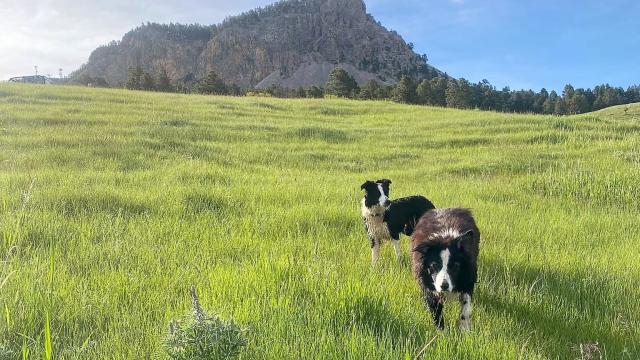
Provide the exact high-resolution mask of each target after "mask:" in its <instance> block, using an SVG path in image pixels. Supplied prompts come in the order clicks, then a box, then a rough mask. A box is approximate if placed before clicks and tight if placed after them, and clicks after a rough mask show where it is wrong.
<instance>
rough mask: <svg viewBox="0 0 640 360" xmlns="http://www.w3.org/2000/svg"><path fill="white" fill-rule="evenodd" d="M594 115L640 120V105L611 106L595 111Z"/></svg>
mask: <svg viewBox="0 0 640 360" xmlns="http://www.w3.org/2000/svg"><path fill="white" fill-rule="evenodd" d="M593 114H595V115H599V116H602V117H607V118H617V119H626V120H640V103H632V104H626V105H617V106H611V107H608V108H605V109H602V110H598V111H595V112H593Z"/></svg>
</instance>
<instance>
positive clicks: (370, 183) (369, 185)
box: [360, 180, 376, 190]
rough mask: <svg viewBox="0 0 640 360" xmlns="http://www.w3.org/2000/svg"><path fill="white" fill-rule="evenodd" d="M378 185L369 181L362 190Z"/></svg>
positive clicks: (362, 186)
mask: <svg viewBox="0 0 640 360" xmlns="http://www.w3.org/2000/svg"><path fill="white" fill-rule="evenodd" d="M375 185H376V184H375V183H374V182H373V181H369V180H367V181H366V182H365V183H364V184H362V185H360V189H362V190H365V189H368V188H370V187H371V186H375Z"/></svg>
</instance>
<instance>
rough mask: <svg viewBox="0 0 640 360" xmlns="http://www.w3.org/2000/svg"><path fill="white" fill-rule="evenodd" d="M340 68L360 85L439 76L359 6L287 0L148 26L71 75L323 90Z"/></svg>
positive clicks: (114, 81)
mask: <svg viewBox="0 0 640 360" xmlns="http://www.w3.org/2000/svg"><path fill="white" fill-rule="evenodd" d="M338 65H339V66H341V67H343V68H345V69H346V70H347V71H349V72H350V73H351V75H353V76H354V77H355V78H356V80H357V81H358V82H359V83H361V84H362V83H364V82H366V81H368V80H371V79H375V80H377V81H379V82H380V83H386V84H393V83H395V82H396V81H397V80H398V79H399V78H400V76H402V75H403V74H407V75H410V76H412V77H414V78H429V77H432V76H435V75H437V74H438V73H439V71H438V70H436V69H434V68H431V67H429V66H428V65H427V64H426V61H425V60H424V58H423V57H422V56H420V55H418V54H416V53H414V52H413V50H412V49H411V47H410V46H409V45H408V44H406V43H405V41H404V40H403V39H402V38H401V37H400V36H399V35H398V34H397V33H395V32H391V31H388V30H387V29H385V28H384V27H383V26H381V25H380V24H379V23H378V22H377V21H375V19H374V18H373V17H372V16H371V15H369V14H367V13H366V8H365V4H364V2H363V1H362V0H287V1H281V2H278V3H275V4H273V5H270V6H268V7H265V8H261V9H256V10H252V11H249V12H247V13H244V14H242V15H239V16H236V17H232V18H228V19H227V20H225V21H224V22H223V23H222V24H219V25H212V26H199V25H174V24H171V25H159V24H148V25H145V26H142V27H139V28H137V29H135V30H133V31H131V32H129V33H127V34H126V35H125V36H124V38H123V39H122V40H121V41H119V42H112V43H111V44H109V45H108V46H104V47H101V48H98V49H96V50H95V51H94V52H93V53H92V54H91V56H90V58H89V61H88V63H87V64H85V65H84V66H83V67H82V68H81V69H80V70H78V71H77V72H76V75H80V74H87V75H89V76H91V77H102V78H104V79H106V80H107V82H108V83H109V84H110V85H112V86H118V85H121V84H123V83H124V82H125V81H126V77H127V69H128V68H129V67H135V66H141V67H142V68H143V69H145V70H146V71H149V72H151V73H157V72H159V71H160V69H165V70H166V71H167V72H168V74H169V76H170V77H171V78H172V79H173V80H174V81H183V82H187V83H188V82H191V81H194V80H196V79H199V78H202V77H204V75H205V74H206V73H207V72H208V71H209V70H215V71H216V72H218V73H219V74H220V75H221V76H222V77H223V78H224V79H225V80H226V81H227V82H230V83H235V84H237V85H239V86H240V87H245V88H247V87H258V88H263V87H268V86H270V85H274V84H279V85H282V86H285V87H289V88H296V87H299V86H303V87H309V86H312V85H324V84H325V83H326V81H327V77H328V74H329V72H330V71H331V69H332V68H333V67H335V66H338Z"/></svg>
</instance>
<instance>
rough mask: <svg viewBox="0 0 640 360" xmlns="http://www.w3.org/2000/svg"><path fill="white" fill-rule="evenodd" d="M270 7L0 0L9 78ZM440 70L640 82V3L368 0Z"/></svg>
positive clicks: (474, 75)
mask: <svg viewBox="0 0 640 360" xmlns="http://www.w3.org/2000/svg"><path fill="white" fill-rule="evenodd" d="M270 2H271V1H270V0H234V1H233V2H229V1H226V0H225V1H219V0H206V1H205V0H138V1H132V0H111V1H108V2H107V1H104V2H103V1H99V2H98V1H84V0H82V1H81V0H0V19H2V21H1V22H0V34H2V36H0V79H6V78H8V77H9V76H12V75H16V74H18V75H19V74H29V73H32V72H33V65H38V66H39V68H40V73H43V74H57V73H58V68H60V67H61V68H63V72H64V73H68V72H70V71H72V70H75V69H76V68H78V67H79V66H80V65H81V64H82V63H83V62H85V61H86V59H87V57H88V56H89V53H90V52H91V50H92V49H93V48H95V47H97V46H98V45H101V44H106V43H108V42H109V41H110V40H114V39H120V38H121V37H122V35H123V34H124V33H125V32H127V31H128V30H130V29H131V28H133V27H135V26H136V25H139V24H141V23H143V22H146V21H156V22H171V21H173V22H182V23H193V22H199V23H203V24H211V23H217V22H219V21H221V20H222V19H224V18H225V17H226V16H228V15H234V14H237V13H239V12H241V11H244V10H248V9H251V8H254V7H256V6H262V5H265V4H268V3H270ZM365 2H366V4H367V10H368V12H370V13H371V14H372V15H373V16H374V17H376V18H377V19H378V20H380V21H381V22H382V24H383V25H384V26H386V27H387V28H388V29H391V30H396V31H397V32H398V33H400V34H401V35H402V36H403V37H404V38H405V39H406V40H407V41H408V42H413V43H414V44H415V50H416V51H417V52H419V53H426V54H427V56H428V57H429V59H430V63H431V64H432V65H434V66H436V67H438V68H440V69H441V70H443V71H446V72H448V73H449V74H450V75H452V76H455V77H465V78H467V79H469V80H471V81H474V82H475V81H480V80H482V79H484V78H486V79H488V80H489V81H491V83H493V84H494V85H496V86H497V87H499V88H501V87H503V86H507V85H509V86H511V88H513V89H520V88H533V89H536V90H537V89H540V88H542V87H546V88H547V89H561V88H562V87H563V86H564V84H566V83H571V84H573V85H574V86H576V87H592V86H594V85H596V84H600V83H610V84H612V85H615V86H624V87H626V86H628V85H631V84H638V83H640V25H638V23H640V1H637V0H608V1H595V0H581V1H562V0H557V1H551V0H538V1H524V0H520V1H515V0H512V1H508V0H482V1H481V0H404V1H397V0H395V1H394V0H365Z"/></svg>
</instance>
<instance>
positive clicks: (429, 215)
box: [411, 208, 480, 331]
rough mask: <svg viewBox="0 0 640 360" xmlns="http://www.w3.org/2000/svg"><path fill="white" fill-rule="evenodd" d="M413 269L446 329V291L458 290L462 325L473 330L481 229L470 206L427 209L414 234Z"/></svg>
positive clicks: (438, 321) (436, 319) (435, 316)
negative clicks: (444, 316) (472, 312)
mask: <svg viewBox="0 0 640 360" xmlns="http://www.w3.org/2000/svg"><path fill="white" fill-rule="evenodd" d="M411 246H412V249H413V254H412V259H411V262H412V271H413V275H414V277H415V278H416V279H417V280H418V284H419V285H420V289H421V290H422V295H423V299H424V301H425V305H426V306H427V307H428V308H429V310H430V311H431V314H432V316H433V320H434V322H435V324H436V326H437V327H438V328H439V329H444V318H443V309H444V301H445V294H447V293H458V294H459V299H460V305H461V309H460V321H459V327H460V329H461V330H463V331H469V330H471V299H472V297H473V290H474V287H475V284H476V281H477V277H478V275H477V272H478V265H477V261H478V253H479V247H480V231H479V230H478V227H477V226H476V223H475V221H474V219H473V216H472V215H471V211H469V210H468V209H460V208H456V209H438V210H430V211H427V212H426V213H425V214H424V215H423V216H422V217H421V218H420V220H419V221H418V224H417V225H416V227H415V229H414V231H413V235H412V236H411Z"/></svg>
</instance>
